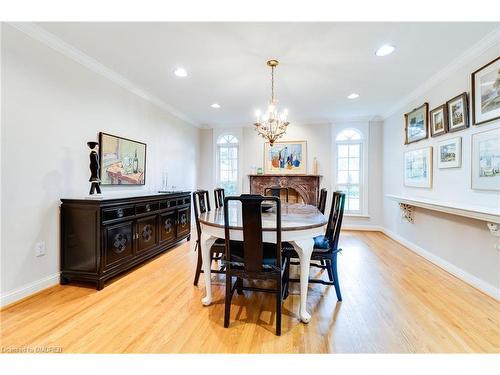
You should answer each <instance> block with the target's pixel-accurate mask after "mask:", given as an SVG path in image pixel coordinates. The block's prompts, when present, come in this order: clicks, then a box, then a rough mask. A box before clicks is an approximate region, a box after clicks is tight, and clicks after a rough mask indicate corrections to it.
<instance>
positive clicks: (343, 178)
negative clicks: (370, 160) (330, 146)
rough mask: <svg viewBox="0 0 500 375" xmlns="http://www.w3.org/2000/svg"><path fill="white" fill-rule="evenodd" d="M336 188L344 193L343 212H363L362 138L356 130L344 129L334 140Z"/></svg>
mask: <svg viewBox="0 0 500 375" xmlns="http://www.w3.org/2000/svg"><path fill="white" fill-rule="evenodd" d="M335 143H336V151H337V163H336V171H337V173H336V174H337V176H336V187H337V190H342V191H343V192H344V193H346V203H345V207H344V209H345V211H346V212H347V213H354V214H359V213H362V211H363V205H364V203H365V202H363V199H362V197H363V194H362V190H363V136H362V134H361V133H360V132H359V131H358V130H356V129H345V130H343V131H341V132H340V133H339V134H338V135H337V137H336V138H335Z"/></svg>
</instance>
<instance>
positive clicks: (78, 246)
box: [60, 192, 191, 290]
mask: <svg viewBox="0 0 500 375" xmlns="http://www.w3.org/2000/svg"><path fill="white" fill-rule="evenodd" d="M61 202H62V204H61V279H60V282H61V284H67V283H68V282H71V281H84V282H92V283H95V284H96V287H97V290H101V289H102V288H103V287H104V282H105V281H106V280H108V279H110V278H112V277H113V276H116V275H117V274H119V273H121V272H124V271H126V270H128V269H130V268H132V267H133V266H135V265H137V264H139V263H141V262H144V261H145V260H147V259H149V258H151V257H154V256H155V255H157V254H159V253H161V252H162V251H165V250H167V249H168V248H170V247H172V246H174V245H175V244H176V243H177V242H179V241H181V240H183V239H187V240H189V239H190V236H191V234H190V233H191V196H190V192H182V193H169V194H152V195H145V196H133V197H129V198H104V199H99V200H97V199H61Z"/></svg>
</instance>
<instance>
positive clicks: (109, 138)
mask: <svg viewBox="0 0 500 375" xmlns="http://www.w3.org/2000/svg"><path fill="white" fill-rule="evenodd" d="M99 160H100V164H101V185H145V184H146V144H145V143H142V142H138V141H134V140H132V139H128V138H124V137H120V136H117V135H112V134H107V133H103V132H100V133H99Z"/></svg>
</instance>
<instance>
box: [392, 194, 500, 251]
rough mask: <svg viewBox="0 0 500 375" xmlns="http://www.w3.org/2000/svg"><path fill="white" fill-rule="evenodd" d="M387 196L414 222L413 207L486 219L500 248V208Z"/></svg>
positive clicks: (405, 216)
mask: <svg viewBox="0 0 500 375" xmlns="http://www.w3.org/2000/svg"><path fill="white" fill-rule="evenodd" d="M385 197H386V198H388V199H391V200H393V201H396V202H398V203H399V207H400V208H401V210H402V212H403V217H404V218H405V219H406V220H407V221H408V222H410V223H413V221H414V219H413V212H414V210H413V207H421V208H425V209H428V210H433V211H439V212H445V213H448V214H452V215H457V216H463V217H468V218H472V219H476V220H481V221H485V222H486V224H487V226H488V229H489V230H490V232H491V234H492V235H493V236H495V237H497V243H496V244H495V247H496V248H497V249H498V250H500V208H489V207H483V206H474V205H465V204H455V203H449V202H441V201H435V200H431V199H425V198H410V197H404V196H401V195H393V194H386V195H385Z"/></svg>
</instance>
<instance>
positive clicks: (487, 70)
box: [471, 57, 500, 125]
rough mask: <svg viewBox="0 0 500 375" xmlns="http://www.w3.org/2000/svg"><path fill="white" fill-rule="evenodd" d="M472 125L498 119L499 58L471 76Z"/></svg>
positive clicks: (499, 91)
mask: <svg viewBox="0 0 500 375" xmlns="http://www.w3.org/2000/svg"><path fill="white" fill-rule="evenodd" d="M471 82H472V119H473V121H474V125H480V124H484V123H485V122H489V121H493V120H497V119H500V57H497V58H496V59H495V60H493V61H492V62H490V63H488V64H486V65H485V66H483V67H482V68H479V69H478V70H476V71H475V72H474V73H472V76H471Z"/></svg>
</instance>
